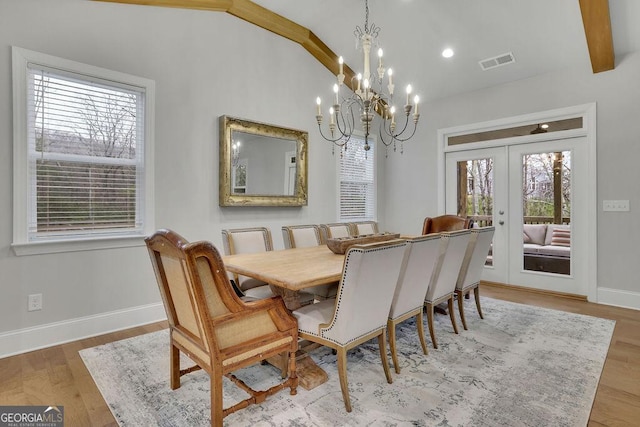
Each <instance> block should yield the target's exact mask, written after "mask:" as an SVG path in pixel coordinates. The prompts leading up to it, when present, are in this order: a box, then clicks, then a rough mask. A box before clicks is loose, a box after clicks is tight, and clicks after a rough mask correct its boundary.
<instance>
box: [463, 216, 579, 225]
mask: <svg viewBox="0 0 640 427" xmlns="http://www.w3.org/2000/svg"><path fill="white" fill-rule="evenodd" d="M469 218H471V219H472V220H473V222H474V224H478V226H479V227H488V226H490V225H493V217H492V216H490V215H469ZM524 223H525V224H553V217H552V216H525V217H524ZM562 223H563V224H570V223H571V218H570V217H562Z"/></svg>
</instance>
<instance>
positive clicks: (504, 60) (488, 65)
mask: <svg viewBox="0 0 640 427" xmlns="http://www.w3.org/2000/svg"><path fill="white" fill-rule="evenodd" d="M514 62H516V58H515V57H514V56H513V53H511V52H508V53H503V54H502V55H498V56H494V57H493V58H487V59H483V60H482V61H480V62H479V64H480V68H482V71H487V70H490V69H492V68H496V67H500V66H502V65H507V64H511V63H514Z"/></svg>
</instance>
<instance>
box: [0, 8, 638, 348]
mask: <svg viewBox="0 0 640 427" xmlns="http://www.w3.org/2000/svg"><path fill="white" fill-rule="evenodd" d="M12 45H15V46H19V47H23V48H26V49H31V50H35V51H40V52H43V53H47V54H51V55H57V56H60V57H63V58H67V59H71V60H74V61H79V62H84V63H87V64H90V65H95V66H100V67H105V68H109V69H113V70H117V71H122V72H126V73H130V74H134V75H138V76H142V77H146V78H150V79H153V80H155V82H156V120H155V123H156V125H155V137H156V140H155V161H156V163H155V172H156V177H155V192H156V193H155V209H156V212H155V215H156V228H160V227H168V228H173V229H175V230H176V231H178V232H179V233H181V234H182V235H183V236H184V237H186V238H187V239H189V240H199V239H207V240H211V241H213V243H214V244H216V245H217V246H219V247H221V235H220V231H221V230H222V229H223V228H231V227H242V226H251V225H265V226H268V227H270V228H271V230H272V233H273V237H274V243H275V246H276V248H281V247H282V246H283V244H282V237H281V232H280V227H281V226H282V225H284V224H304V223H321V222H330V221H331V222H332V221H335V219H336V183H335V175H334V164H335V158H334V157H333V156H332V155H331V147H330V146H329V145H328V143H326V142H325V141H323V140H322V139H321V138H320V136H319V135H318V133H317V127H316V123H315V117H314V116H315V104H314V100H315V97H316V96H317V95H325V94H322V93H319V91H320V86H322V87H326V88H327V90H326V93H327V94H330V87H331V82H332V81H333V77H332V76H331V75H330V74H329V72H328V71H327V70H326V69H324V68H323V67H322V66H321V65H319V64H318V63H317V62H316V60H315V59H313V58H312V57H311V55H309V54H308V53H307V52H306V51H305V50H304V49H302V47H300V46H298V45H296V44H294V43H292V42H290V41H288V40H284V39H282V38H280V37H278V36H275V35H273V34H271V33H269V32H267V31H265V30H262V29H260V28H257V27H255V26H253V25H250V24H248V23H246V22H244V21H241V20H239V19H237V18H234V17H232V16H230V15H227V14H223V13H216V12H203V11H193V10H182V9H171V8H156V7H147V6H131V5H122V4H111V3H102V2H91V1H87V0H55V1H51V0H21V1H15V0H0V357H2V355H7V354H11V353H14V352H19V351H24V350H26V349H32V348H36V347H40V346H46V345H49V344H52V343H56V342H62V341H65V340H72V339H76V338H79V337H81V336H87V335H92V334H96V333H99V332H104V331H108V330H111V329H118V328H122V327H126V326H131V325H133V324H135V323H140V322H145V321H149V320H152V319H154V318H159V317H162V316H164V311H163V309H162V307H161V304H160V297H159V294H158V291H157V286H156V284H155V280H154V278H153V273H152V270H151V265H150V262H149V259H148V255H147V252H146V249H145V248H144V246H143V245H142V242H141V245H140V246H139V247H135V248H129V249H113V250H96V251H87V252H72V253H63V254H51V255H37V256H23V257H16V256H15V255H14V254H13V252H12V250H11V247H10V245H11V238H12V206H11V204H12V198H11V197H12V196H11V194H12V190H11V185H12V184H11V183H12V165H11V158H12V105H11V99H12V94H11V93H12V92H11V91H12V88H11V49H10V46H12ZM639 75H640V57H639V55H637V54H636V55H633V56H630V57H628V58H623V59H622V61H620V64H619V65H618V68H617V69H616V70H615V71H613V72H608V73H603V74H598V75H595V76H594V75H592V74H591V72H590V70H588V69H584V70H582V69H581V70H566V71H563V72H558V73H554V74H549V75H545V76H540V77H537V78H534V79H530V80H523V81H520V82H515V83H513V84H509V85H505V86H503V87H499V88H494V89H489V90H484V91H479V92H474V93H470V94H467V95H464V96H460V97H456V98H452V99H448V100H442V101H439V102H433V103H430V104H426V105H424V106H423V107H422V108H423V109H422V112H421V113H422V115H421V128H420V129H419V131H418V133H417V134H416V136H415V137H414V139H412V140H411V141H410V142H409V143H407V144H405V153H404V155H400V154H399V153H395V154H394V153H390V154H389V158H388V159H385V158H384V151H383V150H379V152H378V153H377V154H378V160H379V162H378V172H379V176H378V179H379V181H378V185H379V191H380V194H379V200H378V220H379V221H380V224H381V229H382V230H389V231H396V232H402V233H407V234H412V233H413V234H415V233H419V232H420V229H421V223H422V219H423V218H424V217H425V216H428V215H434V214H436V213H438V206H437V205H436V200H437V198H436V193H437V164H436V132H437V129H439V128H444V127H451V126H455V125H462V124H466V123H473V122H480V121H485V120H491V119H497V118H501V117H506V116H515V115H520V114H524V113H529V112H535V111H541V110H548V109H554V108H559V107H564V106H570V105H577V104H583V103H587V102H593V101H595V102H597V103H598V200H600V201H601V200H602V199H629V200H630V204H631V212H630V213H628V214H627V213H617V214H615V213H602V212H599V213H598V228H599V230H598V245H599V247H598V253H599V260H598V283H599V286H600V287H601V289H603V300H604V299H606V298H610V299H611V301H609V302H616V301H617V300H616V298H619V297H620V296H621V295H623V296H628V298H627V299H626V301H627V302H629V304H633V305H635V306H636V307H638V308H640V301H638V300H639V295H640V284H639V281H638V280H637V278H638V277H639V276H640V274H639V273H640V271H639V268H640V267H639V265H638V264H639V263H638V262H637V256H636V255H635V254H636V253H637V250H636V248H637V242H638V241H640V224H639V223H638V221H637V220H636V219H635V216H637V215H634V214H635V213H636V212H637V210H638V209H640V192H639V191H638V190H637V184H636V182H637V181H638V179H637V175H638V172H637V171H638V168H637V167H636V163H637V159H638V158H640V156H639V154H640V141H638V139H639V135H640V120H638V117H640V102H639V101H638V100H639V99H640V96H639V95H640V79H639V78H638V76H639ZM428 84H429V82H428V81H425V82H422V83H421V82H416V85H417V86H420V87H426V86H427V85H428ZM452 84H454V83H452ZM325 96H326V95H325ZM307 101H308V108H304V105H305V103H306V102H307ZM223 114H227V115H231V116H236V117H242V118H247V119H250V120H255V121H260V122H266V123H273V124H278V125H282V126H286V127H291V128H295V129H303V130H307V131H308V132H309V205H308V206H306V207H302V208H244V207H243V208H220V207H219V206H218V194H217V189H218V158H217V147H218V124H217V123H218V117H219V116H220V115H223ZM378 147H379V146H378ZM378 147H376V148H378ZM608 288H611V289H613V290H614V292H610V293H606V292H604V290H606V289H608ZM615 290H617V291H615ZM620 291H626V294H625V293H624V292H620ZM32 293H42V294H43V296H44V298H43V300H44V301H43V302H44V304H43V305H44V309H43V310H42V311H37V312H27V310H26V307H27V295H29V294H32ZM605 297H606V298H605Z"/></svg>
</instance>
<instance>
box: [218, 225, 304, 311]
mask: <svg viewBox="0 0 640 427" xmlns="http://www.w3.org/2000/svg"><path fill="white" fill-rule="evenodd" d="M222 240H223V243H224V251H225V254H226V255H236V254H252V253H258V252H266V251H272V250H273V240H272V238H271V231H270V230H269V229H268V228H266V227H249V228H234V229H227V230H222ZM233 277H234V281H235V283H236V285H237V287H238V288H239V290H240V291H241V292H242V293H243V294H244V295H245V297H246V299H248V300H256V299H263V298H270V297H272V296H274V295H275V294H274V293H273V291H272V290H271V287H270V286H269V284H267V283H264V282H263V281H261V280H257V279H254V278H251V277H246V276H242V275H238V274H233ZM298 298H299V301H300V303H301V304H309V303H312V302H313V300H314V296H313V294H311V293H308V292H299V293H298Z"/></svg>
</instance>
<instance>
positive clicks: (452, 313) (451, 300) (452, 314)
mask: <svg viewBox="0 0 640 427" xmlns="http://www.w3.org/2000/svg"><path fill="white" fill-rule="evenodd" d="M447 306H448V307H449V317H450V318H451V324H452V325H453V331H454V332H455V333H456V334H457V333H458V325H457V324H456V315H455V313H454V312H453V294H451V296H450V297H449V299H448V300H447Z"/></svg>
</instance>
